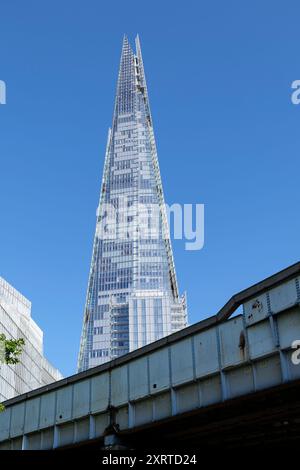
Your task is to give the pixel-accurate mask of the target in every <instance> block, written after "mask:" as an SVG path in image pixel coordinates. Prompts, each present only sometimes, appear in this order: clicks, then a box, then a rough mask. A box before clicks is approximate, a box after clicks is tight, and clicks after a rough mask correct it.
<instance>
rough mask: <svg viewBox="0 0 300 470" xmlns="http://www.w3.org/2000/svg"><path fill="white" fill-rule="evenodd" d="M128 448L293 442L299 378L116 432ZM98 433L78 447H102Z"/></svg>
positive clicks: (299, 420) (297, 431)
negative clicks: (93, 438) (96, 437)
mask: <svg viewBox="0 0 300 470" xmlns="http://www.w3.org/2000/svg"><path fill="white" fill-rule="evenodd" d="M118 437H119V439H120V444H122V445H123V446H124V447H125V448H128V449H138V450H147V451H148V450H150V449H151V447H152V448H153V449H163V450H164V451H165V450H166V449H168V448H169V449H174V448H176V449H180V448H181V449H188V448H193V449H198V450H203V451H205V450H209V449H213V448H215V449H220V448H224V449H228V450H230V449H235V448H241V447H245V448H247V447H248V448H256V449H257V448H258V449H260V448H268V447H269V448H276V449H279V448H286V447H289V448H293V447H295V448H296V446H297V447H298V446H299V443H300V380H297V381H294V382H290V383H287V384H283V385H280V386H277V387H273V388H271V389H268V390H264V391H261V392H256V393H253V394H249V395H246V396H243V397H239V398H235V399H232V400H228V401H226V402H223V403H220V404H216V405H212V406H210V407H207V408H205V409H203V408H202V409H197V410H193V411H192V412H188V413H184V414H182V415H179V416H178V415H177V416H174V417H172V418H168V419H165V420H161V421H159V422H156V423H152V424H149V425H146V426H141V427H138V428H135V429H133V430H130V431H128V430H126V431H122V432H120V433H118ZM103 445H104V442H103V440H102V439H100V440H94V441H92V442H87V443H86V444H83V445H81V446H78V447H77V448H78V449H81V450H87V449H91V450H92V449H98V450H99V449H100V448H102V447H103Z"/></svg>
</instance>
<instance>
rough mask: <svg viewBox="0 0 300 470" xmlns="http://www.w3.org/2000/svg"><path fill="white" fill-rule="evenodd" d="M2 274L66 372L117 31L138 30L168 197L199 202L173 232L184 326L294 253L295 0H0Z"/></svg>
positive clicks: (83, 279) (85, 266) (297, 226)
mask: <svg viewBox="0 0 300 470" xmlns="http://www.w3.org/2000/svg"><path fill="white" fill-rule="evenodd" d="M0 18H1V28H0V45H1V55H0V79H1V80H5V81H6V84H7V105H5V106H0V158H1V162H0V163H1V166H0V175H1V184H0V198H1V199H0V200H1V230H0V274H1V275H2V276H3V277H4V278H6V279H7V280H8V281H9V282H11V283H12V284H13V285H14V286H15V287H16V288H18V289H19V290H20V291H21V292H22V293H24V295H26V296H27V297H28V298H29V299H31V301H32V303H33V317H34V319H35V320H36V321H37V323H38V324H39V325H40V326H41V327H42V328H43V330H44V333H45V352H46V354H47V356H48V358H49V359H50V360H51V361H52V362H53V363H54V364H55V365H56V366H57V367H59V368H60V369H61V370H62V372H63V373H64V374H65V375H67V374H70V373H73V372H74V371H75V366H76V359H77V352H78V346H79V338H80V332H81V323H82V315H83V307H84V300H85V292H86V285H87V278H88V271H89V264H90V258H91V250H92V240H93V235H94V225H95V210H96V206H97V201H98V193H99V188H100V180H101V176H102V168H103V157H104V150H105V144H106V135H107V128H108V127H109V126H110V125H111V118H112V110H113V101H114V93H115V86H116V79H117V71H118V65H119V57H120V50H121V42H122V36H123V33H124V32H126V33H127V34H128V36H129V38H130V39H131V41H132V40H133V38H134V36H135V34H136V33H137V32H138V33H139V34H140V37H141V42H142V48H143V55H144V61H145V69H146V74H147V80H148V87H149V93H150V102H151V107H152V114H153V119H154V125H155V131H156V138H157V145H158V150H159V160H160V166H161V173H162V178H163V183H164V190H165V195H166V200H167V202H168V203H170V204H171V203H173V202H179V203H197V202H198V203H204V204H205V207H206V226H205V247H204V249H203V250H201V251H199V252H188V251H185V249H184V242H183V241H176V242H175V243H174V244H173V246H174V252H175V253H174V255H175V262H176V270H177V274H178V278H179V285H180V289H181V291H183V290H187V293H188V305H189V315H190V322H191V323H193V322H196V321H198V320H200V319H202V318H204V317H206V316H209V315H212V314H214V313H215V312H216V311H217V310H218V309H219V308H220V307H221V306H222V305H223V304H224V303H225V302H226V301H227V299H228V298H229V297H231V295H233V294H234V293H236V292H238V291H239V290H241V289H243V288H246V287H248V286H249V285H251V284H252V283H254V282H257V281H259V280H261V279H262V278H264V277H266V276H268V275H271V274H272V273H274V272H276V271H278V270H280V269H282V268H284V267H286V266H288V265H290V264H292V263H294V262H296V261H297V260H298V259H299V233H300V218H299V200H300V198H299V174H300V162H299V136H300V106H295V105H292V103H291V99H290V95H291V88H290V87H291V82H292V81H293V80H296V79H300V62H299V44H300V28H299V18H300V6H299V3H298V2H296V1H286V2H283V1H280V2H278V1H274V0H273V1H271V0H269V1H261V0H260V1H258V0H252V1H251V2H241V1H240V0H236V1H230V0H229V1H226V2H224V1H222V0H219V1H208V0H207V1H187V2H174V1H151V4H150V3H149V2H148V3H145V2H141V1H130V0H128V1H114V2H101V1H96V0H88V1H84V2H83V1H78V0H72V1H71V0H64V1H61V0H60V1H58V0H51V1H50V0H44V1H42V2H41V1H38V0H27V1H21V0H18V1H17V0H13V1H9V0H2V1H1V3H0Z"/></svg>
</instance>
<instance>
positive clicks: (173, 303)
mask: <svg viewBox="0 0 300 470" xmlns="http://www.w3.org/2000/svg"><path fill="white" fill-rule="evenodd" d="M186 325H187V315H186V302H185V297H184V296H183V297H180V296H179V293H178V287H177V280H176V274H175V267H174V261H173V254H172V248H171V243H170V238H169V228H168V222H167V214H166V208H165V203H164V196H163V190H162V184H161V177H160V171H159V166H158V159H157V152H156V145H155V139H154V133H153V126H152V118H151V113H150V108H149V101H148V93H147V86H146V80H145V74H144V67H143V61H142V55H141V48H140V43H139V39H138V37H137V38H136V52H134V51H133V50H132V48H131V46H130V44H129V42H128V40H127V38H126V37H125V38H124V41H123V48H122V55H121V63H120V70H119V78H118V85H117V94H116V101H115V110H114V116H113V124H112V129H111V130H110V131H109V135H108V142H107V149H106V157H105V164H104V173H103V180H102V187H101V194H100V201H99V206H98V210H97V223H96V234H95V239H94V247H93V255H92V263H91V269H90V276H89V283H88V291H87V299H86V306H85V312H84V320H83V329H82V336H81V345H80V353H79V361H78V369H79V370H85V369H87V368H89V367H93V366H95V365H98V364H101V363H104V362H107V361H109V360H112V359H114V358H116V357H118V356H121V355H123V354H126V353H127V352H129V351H132V350H134V349H136V348H139V347H141V346H144V345H145V344H147V343H150V342H152V341H155V340H157V339H159V338H161V337H163V336H166V335H168V334H170V333H172V332H174V331H176V330H178V329H181V328H184V327H185V326H186Z"/></svg>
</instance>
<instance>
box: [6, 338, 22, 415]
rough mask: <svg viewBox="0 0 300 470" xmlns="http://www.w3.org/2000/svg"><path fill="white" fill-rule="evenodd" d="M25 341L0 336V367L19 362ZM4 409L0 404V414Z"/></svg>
mask: <svg viewBox="0 0 300 470" xmlns="http://www.w3.org/2000/svg"><path fill="white" fill-rule="evenodd" d="M24 344H25V341H24V339H23V338H19V339H7V338H6V336H5V335H4V334H3V333H2V334H0V367H1V363H2V364H3V363H4V364H17V363H18V362H19V361H20V355H21V354H22V351H23V346H24ZM4 409H5V407H4V405H2V403H0V413H1V411H3V410H4Z"/></svg>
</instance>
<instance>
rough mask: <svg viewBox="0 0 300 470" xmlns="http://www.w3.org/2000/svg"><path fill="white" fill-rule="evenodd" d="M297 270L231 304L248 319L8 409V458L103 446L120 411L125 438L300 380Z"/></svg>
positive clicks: (207, 326)
mask: <svg viewBox="0 0 300 470" xmlns="http://www.w3.org/2000/svg"><path fill="white" fill-rule="evenodd" d="M291 268H293V269H291ZM291 268H290V270H286V271H284V272H283V273H284V274H283V275H282V276H281V277H280V276H279V277H274V279H273V280H274V282H273V284H272V282H271V281H269V280H265V281H263V282H262V283H261V284H258V285H257V286H253V288H249V290H247V291H244V294H243V295H242V296H240V297H239V294H238V295H237V296H235V297H234V298H233V302H232V301H230V302H229V303H228V305H229V307H228V308H229V310H230V312H231V313H232V311H233V310H234V308H236V306H237V305H238V304H239V303H241V304H242V305H243V313H240V314H237V315H235V316H233V317H232V318H226V315H227V314H226V313H225V314H224V318H223V319H220V318H219V320H218V319H217V318H218V316H216V317H212V318H211V319H210V320H209V321H208V320H207V321H204V322H200V323H199V324H198V325H193V326H192V327H189V328H186V329H185V330H182V331H181V332H180V333H175V334H174V335H171V336H169V337H168V338H164V339H163V340H160V341H158V342H156V343H153V344H152V345H149V346H147V347H145V348H142V349H140V350H137V351H135V352H134V353H131V354H129V355H127V356H123V357H122V358H120V359H118V360H117V361H112V362H111V363H109V364H104V365H103V366H99V367H96V368H94V369H91V370H89V371H87V372H84V373H81V374H77V375H76V376H72V377H70V378H69V379H64V380H62V381H60V382H58V383H55V384H53V385H51V386H48V387H43V388H42V389H38V390H36V391H33V392H30V393H27V394H25V395H23V396H20V397H16V398H14V399H12V400H9V401H7V402H6V403H5V406H6V409H5V411H4V412H3V413H1V414H0V449H50V448H57V447H63V446H67V445H72V444H76V443H80V442H85V441H88V440H90V439H95V438H100V437H103V436H104V434H105V430H106V428H107V427H108V425H109V424H110V419H111V409H112V407H113V409H114V422H115V423H116V424H118V426H119V429H120V430H121V431H122V430H126V429H128V428H135V427H138V426H141V425H143V424H147V423H151V422H154V421H157V420H161V419H164V418H167V417H169V416H172V415H180V414H181V413H184V412H186V411H190V410H194V409H196V408H200V407H205V406H208V405H210V404H213V403H218V402H221V401H224V400H227V399H230V398H234V397H237V396H241V395H245V394H248V393H251V392H254V391H257V390H262V389H266V388H269V387H272V386H274V385H279V384H281V383H283V382H287V381H291V380H294V379H297V378H300V365H299V366H297V365H295V364H293V363H292V361H291V354H292V352H293V349H292V343H293V341H295V340H297V339H299V340H300V307H299V301H300V298H299V281H300V264H298V268H297V269H298V270H296V269H295V268H294V267H291ZM288 269H289V268H288ZM291 273H292V277H291ZM293 273H294V275H293ZM270 279H271V278H270ZM243 296H244V297H243ZM236 298H237V299H238V301H236V300H235V299H236ZM243 298H244V299H245V300H244V301H242V299H243ZM222 311H223V310H222Z"/></svg>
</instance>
